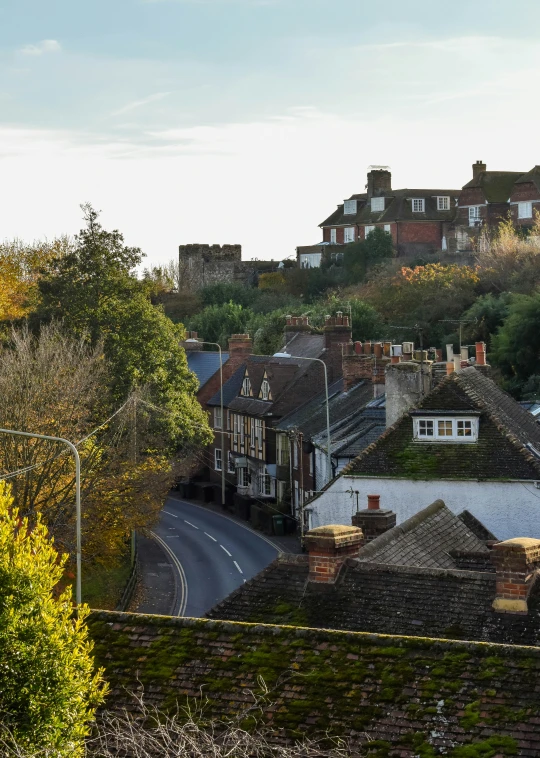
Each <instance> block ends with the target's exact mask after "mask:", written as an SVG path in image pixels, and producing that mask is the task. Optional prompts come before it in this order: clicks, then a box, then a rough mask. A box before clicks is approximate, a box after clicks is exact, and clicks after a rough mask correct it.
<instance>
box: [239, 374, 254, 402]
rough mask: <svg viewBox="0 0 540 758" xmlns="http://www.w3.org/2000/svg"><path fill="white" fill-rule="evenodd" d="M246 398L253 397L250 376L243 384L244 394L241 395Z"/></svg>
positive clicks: (246, 377)
mask: <svg viewBox="0 0 540 758" xmlns="http://www.w3.org/2000/svg"><path fill="white" fill-rule="evenodd" d="M240 394H241V395H243V396H244V397H250V395H251V382H250V381H249V376H245V377H244V381H243V382H242V392H241V393H240Z"/></svg>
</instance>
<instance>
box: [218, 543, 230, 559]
mask: <svg viewBox="0 0 540 758" xmlns="http://www.w3.org/2000/svg"><path fill="white" fill-rule="evenodd" d="M220 548H221V549H222V550H225V552H226V553H227V555H228V556H229V558H232V553H229V551H228V550H227V548H226V547H223V545H220Z"/></svg>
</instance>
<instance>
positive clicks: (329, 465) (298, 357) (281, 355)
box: [272, 352, 332, 481]
mask: <svg viewBox="0 0 540 758" xmlns="http://www.w3.org/2000/svg"><path fill="white" fill-rule="evenodd" d="M272 357H273V358H294V359H295V360H300V361H317V363H322V367H323V369H324V390H325V393H326V455H327V469H328V481H330V480H331V479H332V455H331V452H330V406H329V403H328V371H327V369H326V363H325V362H324V361H323V360H321V359H320V358H306V357H304V356H301V355H290V354H289V353H286V352H282V353H274V355H273V356H272Z"/></svg>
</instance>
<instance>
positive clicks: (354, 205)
mask: <svg viewBox="0 0 540 758" xmlns="http://www.w3.org/2000/svg"><path fill="white" fill-rule="evenodd" d="M357 209H358V202H357V201H356V200H345V202H344V203H343V214H344V215H345V216H354V215H355V214H356V211H357Z"/></svg>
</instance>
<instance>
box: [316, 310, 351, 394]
mask: <svg viewBox="0 0 540 758" xmlns="http://www.w3.org/2000/svg"><path fill="white" fill-rule="evenodd" d="M323 331H324V346H325V348H326V353H325V356H324V357H323V360H324V362H325V363H326V365H327V367H328V369H329V371H328V373H329V376H328V380H329V382H335V381H336V379H338V378H339V377H340V376H341V375H342V370H343V367H342V356H343V351H344V349H345V347H346V346H347V345H349V343H350V342H351V337H352V328H351V325H350V324H349V317H348V316H344V315H343V312H342V311H337V312H336V315H335V316H326V317H325V320H324V329H323Z"/></svg>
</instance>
